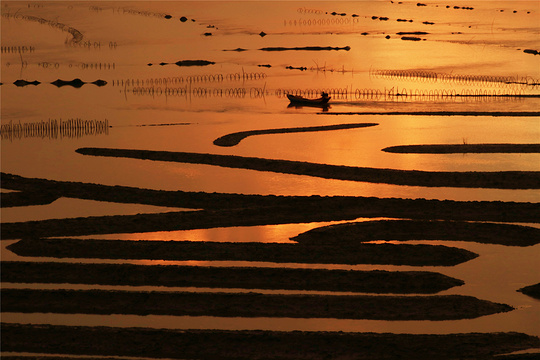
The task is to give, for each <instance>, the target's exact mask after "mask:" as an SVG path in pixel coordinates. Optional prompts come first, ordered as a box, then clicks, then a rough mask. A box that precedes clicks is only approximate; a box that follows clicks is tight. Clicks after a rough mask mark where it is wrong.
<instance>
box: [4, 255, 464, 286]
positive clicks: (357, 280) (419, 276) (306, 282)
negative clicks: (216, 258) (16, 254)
mask: <svg viewBox="0 0 540 360" xmlns="http://www.w3.org/2000/svg"><path fill="white" fill-rule="evenodd" d="M0 266H1V273H2V282H8V283H45V284H52V283H54V284H94V285H130V286H168V287H209V288H237V289H269V290H316V291H341V292H364V293H379V294H383V293H385V294H412V293H416V294H434V293H437V292H439V291H443V290H447V289H449V288H452V287H454V286H461V285H463V281H461V280H458V279H454V278H451V277H448V276H446V275H442V274H440V273H435V272H428V271H399V272H395V271H383V270H373V271H348V270H326V269H292V268H261V267H214V266H179V265H132V264H83V263H61V262H23V261H2V262H1V263H0Z"/></svg>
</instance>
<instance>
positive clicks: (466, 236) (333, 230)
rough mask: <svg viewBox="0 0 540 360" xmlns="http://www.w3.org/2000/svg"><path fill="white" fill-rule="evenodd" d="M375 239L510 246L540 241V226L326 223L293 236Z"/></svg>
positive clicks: (312, 241) (340, 241) (341, 241)
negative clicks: (471, 242)
mask: <svg viewBox="0 0 540 360" xmlns="http://www.w3.org/2000/svg"><path fill="white" fill-rule="evenodd" d="M374 239H377V240H399V241H407V240H450V241H473V242H477V243H484V244H499V245H507V246H532V245H536V244H538V243H540V229H537V228H534V227H529V226H520V225H511V224H490V223H472V222H460V221H422V220H381V221H365V222H353V223H344V224H336V225H330V226H324V227H319V228H315V229H312V230H309V231H307V232H305V233H302V234H299V235H298V236H295V237H293V238H291V240H293V241H297V242H299V243H301V244H306V245H308V244H309V245H316V244H324V245H331V244H335V245H350V244H357V243H359V242H366V241H373V240H374Z"/></svg>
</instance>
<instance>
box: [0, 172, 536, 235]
mask: <svg viewBox="0 0 540 360" xmlns="http://www.w3.org/2000/svg"><path fill="white" fill-rule="evenodd" d="M1 184H2V188H4V189H11V190H19V191H20V192H19V193H13V195H7V194H5V195H6V198H7V199H8V198H11V201H10V204H8V205H10V206H16V205H17V204H19V205H23V206H24V205H27V204H29V203H36V204H37V203H42V202H43V201H42V200H43V199H42V196H45V197H48V198H49V199H55V198H59V197H70V198H77V199H89V200H97V201H110V202H119V203H137V204H148V205H157V206H169V207H178V208H191V209H204V210H194V211H175V212H168V213H161V214H138V215H116V216H96V217H88V218H71V219H53V220H42V221H28V222H20V223H3V224H2V226H1V227H0V231H1V237H0V238H1V239H2V240H7V239H20V238H35V237H51V236H75V235H88V234H112V233H133V232H151V231H172V230H192V229H209V228H215V227H229V226H256V225H271V224H291V223H300V222H318V221H339V220H353V219H356V218H359V217H395V218H407V219H448V220H469V221H498V222H534V223H536V222H540V204H538V203H515V202H500V201H492V202H489V201H481V202H477V201H473V202H463V201H448V200H445V201H440V200H425V199H416V200H412V199H392V198H388V199H379V198H374V197H371V198H366V197H352V196H351V197H348V196H325V197H321V196H273V195H270V196H263V195H241V194H219V193H211V194H210V193H202V192H199V193H197V192H183V191H161V190H150V189H140V188H133V187H124V186H106V185H98V184H88V183H78V182H65V181H52V180H44V179H30V178H23V177H20V176H16V175H10V174H5V173H2V174H1ZM15 194H17V195H15ZM33 194H39V196H36V198H35V199H33V198H32V195H33ZM2 196H4V195H2ZM17 196H20V198H19V199H18V201H16V200H17ZM2 205H3V206H5V205H6V204H5V203H4V198H2ZM386 224H387V225H391V224H392V223H386ZM403 225H406V224H405V223H404V224H403ZM375 226H377V225H375ZM413 226H419V225H418V224H416V225H413ZM422 226H431V227H434V228H433V229H436V228H437V227H438V228H442V229H444V227H445V226H447V227H448V229H445V230H443V231H450V230H449V229H451V228H452V227H457V228H459V227H461V229H462V230H464V229H465V228H464V226H466V227H467V232H468V233H467V234H466V236H467V238H469V239H470V238H471V237H473V236H475V235H474V234H476V236H478V238H479V239H484V240H482V241H486V240H485V239H486V237H485V236H483V235H482V233H483V232H485V231H486V230H489V231H490V233H489V234H490V236H491V237H490V239H491V240H489V241H501V240H500V239H499V240H494V239H497V236H496V235H493V234H495V233H497V232H500V231H504V232H505V233H506V234H520V232H521V231H524V233H526V234H528V236H533V234H535V231H534V230H530V229H526V228H517V227H512V226H510V225H508V226H500V227H499V226H495V225H493V226H491V225H479V224H478V225H473V224H469V225H463V224H441V223H433V224H429V223H428V224H424V225H422ZM475 229H476V230H475ZM490 229H491V230H493V231H491V230H490ZM381 231H388V230H384V229H382V228H381V230H379V232H378V233H375V234H374V235H375V236H379V237H380V236H381ZM430 231H438V230H430ZM439 232H440V231H439ZM516 236H518V235H512V237H511V238H509V240H510V239H511V242H512V244H515V245H517V244H521V245H523V244H525V243H526V242H525V243H523V242H520V241H515V239H516ZM534 236H536V235H534ZM383 239H384V238H383ZM531 239H532V241H534V237H532V238H531ZM372 240H381V238H378V239H377V238H373V239H372ZM508 244H509V243H508Z"/></svg>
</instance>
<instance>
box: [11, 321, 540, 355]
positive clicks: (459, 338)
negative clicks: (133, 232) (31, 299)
mask: <svg viewBox="0 0 540 360" xmlns="http://www.w3.org/2000/svg"><path fill="white" fill-rule="evenodd" d="M1 330H2V332H1V338H2V351H19V352H35V353H50V354H73V355H76V354H85V355H106V356H137V357H161V358H197V359H249V360H257V359H261V360H262V359H269V358H271V359H295V360H301V359H306V360H307V359H328V358H332V359H359V360H360V359H366V360H367V359H369V360H379V359H380V360H382V359H411V360H412V359H414V360H424V359H425V360H427V359H430V360H431V359H467V358H469V359H473V358H474V359H494V356H495V355H497V354H505V353H509V352H513V351H518V350H524V349H528V348H531V347H539V346H540V340H539V339H538V338H536V337H533V336H529V335H525V334H521V333H513V332H512V333H487V334H481V333H471V334H450V335H411V334H388V333H383V334H376V333H345V332H304V331H293V332H278V331H220V330H165V329H148V328H111V327H83V326H53V325H21V324H5V323H3V324H2V329H1ZM28 339H33V341H31V342H29V341H28ZM178 349H182V351H180V352H179V351H178Z"/></svg>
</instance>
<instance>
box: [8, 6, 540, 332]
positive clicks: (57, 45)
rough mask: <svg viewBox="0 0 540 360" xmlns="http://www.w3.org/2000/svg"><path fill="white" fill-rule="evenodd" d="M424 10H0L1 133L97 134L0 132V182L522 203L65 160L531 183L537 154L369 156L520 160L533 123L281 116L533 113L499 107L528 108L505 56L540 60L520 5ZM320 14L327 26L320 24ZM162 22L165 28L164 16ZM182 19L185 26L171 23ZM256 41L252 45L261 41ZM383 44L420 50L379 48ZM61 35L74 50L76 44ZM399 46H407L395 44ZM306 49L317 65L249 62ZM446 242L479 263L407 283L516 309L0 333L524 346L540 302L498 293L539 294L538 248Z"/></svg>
mask: <svg viewBox="0 0 540 360" xmlns="http://www.w3.org/2000/svg"><path fill="white" fill-rule="evenodd" d="M425 4H426V6H417V5H416V2H410V3H409V2H406V3H404V4H398V2H397V1H394V3H391V2H389V1H384V2H383V1H380V2H379V1H357V2H331V3H325V2H292V1H291V2H274V1H272V2H228V1H223V2H206V1H202V2H176V1H167V2H151V1H137V2H126V1H121V2H106V1H99V2H84V3H82V2H76V1H70V2H48V1H44V2H12V1H3V2H2V4H1V7H2V18H1V21H2V23H1V42H2V59H1V82H2V83H3V85H2V86H1V88H0V91H1V124H2V127H3V128H2V129H6V128H8V127H9V126H11V128H14V127H17V126H21V127H22V126H25V124H26V126H28V124H32V123H42V122H43V123H47V124H48V123H50V122H54V121H56V122H57V123H59V122H61V121H64V122H65V121H69V120H70V119H81V120H88V121H93V122H103V123H105V121H106V122H107V124H108V125H109V126H110V127H109V128H106V129H104V130H103V129H102V131H101V130H100V131H91V132H90V133H83V132H79V133H62V132H60V133H59V132H50V131H49V132H47V131H38V132H35V133H33V134H28V133H21V132H6V131H2V143H1V150H2V151H1V167H2V171H3V172H7V173H13V174H17V175H22V176H28V177H39V178H46V179H54V180H68V181H83V182H93V183H100V184H107V185H126V186H137V187H144V188H152V189H166V190H184V191H205V192H229V193H244V194H282V195H313V194H317V195H357V196H378V197H400V198H427V199H451V200H463V201H467V200H500V201H530V202H538V201H540V192H538V191H537V190H493V189H456V188H423V187H412V186H392V185H384V184H371V183H363V182H349V181H337V180H325V179H317V178H310V177H306V176H297V175H284V174H274V173H263V172H256V171H250V170H237V169H227V168H219V167H212V166H207V165H192V164H181V163H160V162H149V161H139V160H129V159H114V158H100V157H86V156H83V155H79V154H77V153H75V150H76V149H77V148H79V147H86V146H92V147H112V148H133V149H149V150H167V151H188V152H201V153H215V154H232V155H240V156H255V157H263V158H271V159H287V160H299V161H310V162H318V163H326V164H337V165H349V166H367V167H377V168H394V169H406V170H428V171H504V170H527V171H537V170H539V168H540V155H538V154H483V155H475V154H466V155H462V154H459V155H414V154H401V155H398V154H390V153H385V152H382V151H381V149H383V148H385V147H387V146H393V145H407V144H461V143H470V144H474V143H538V142H540V121H539V120H540V119H539V118H538V117H515V116H501V117H492V116H485V115H483V116H443V115H437V116H412V115H343V116H335V115H324V114H320V113H321V109H318V108H309V107H303V108H295V107H292V108H290V107H288V101H287V99H286V98H285V95H284V94H285V93H286V92H295V93H302V94H307V95H309V96H316V95H317V94H318V93H319V92H320V91H321V90H326V91H328V92H330V93H331V96H332V100H331V107H330V109H329V110H328V112H353V113H357V112H379V113H381V112H389V111H399V112H410V111H470V112H491V111H504V112H518V111H538V109H539V108H540V99H539V98H534V97H518V96H512V95H538V94H540V87H539V86H538V83H540V66H539V61H540V60H539V56H537V55H533V54H529V53H525V52H524V51H523V50H525V49H532V50H540V41H539V34H540V27H539V25H538V24H539V23H540V3H539V2H537V1H506V2H504V1H501V2H498V1H489V2H488V1H478V2H467V6H469V7H473V8H474V10H466V9H462V8H459V9H454V6H462V4H458V3H452V2H448V3H445V2H431V1H430V2H425ZM447 5H448V6H449V7H447ZM334 11H335V12H336V13H338V15H332V12H334ZM341 13H344V14H346V15H343V16H341V15H339V14H341ZM164 15H171V19H166V18H165V17H164ZM353 15H355V16H353ZM356 15H357V16H356ZM183 16H185V17H186V18H187V21H185V22H182V21H180V18H181V17H183ZM373 17H376V18H375V19H374V18H373ZM386 18H388V19H386ZM398 19H399V20H400V21H398ZM38 20H39V21H38ZM401 20H403V21H401ZM404 20H406V21H404ZM261 32H264V33H265V34H266V36H261ZM398 32H407V33H412V32H422V34H405V35H403V34H401V35H398V34H397V33H398ZM205 33H208V34H210V35H205ZM424 33H426V34H424ZM80 36H82V40H80V41H78V40H79V38H80ZM402 36H412V37H418V38H420V40H419V41H412V40H402V39H401V37H402ZM387 37H389V38H387ZM306 46H320V47H332V48H335V49H331V50H320V51H308V50H285V51H265V50H261V49H263V48H267V47H284V48H294V47H306ZM346 47H348V50H347V49H345V48H346ZM240 50H242V51H240ZM180 60H207V61H211V62H214V64H211V65H206V66H190V67H185V66H182V67H181V66H177V65H175V64H174V63H175V62H177V61H180ZM160 63H168V64H166V65H159V64H160ZM149 64H152V65H151V66H150V65H149ZM260 65H265V66H260ZM266 65H269V67H268V66H266ZM287 67H293V69H290V68H287ZM299 68H301V69H299ZM75 78H80V79H81V80H83V81H85V82H93V81H95V80H98V79H100V80H105V81H106V82H107V84H106V85H105V86H101V87H99V86H96V85H94V84H85V85H83V86H82V87H80V88H74V87H72V86H63V87H56V86H54V85H51V84H50V83H51V82H53V81H55V80H57V79H62V80H72V79H75ZM19 79H23V80H26V81H35V80H37V81H39V82H40V84H39V85H28V86H20V87H19V86H15V85H14V84H13V82H14V81H16V80H19ZM396 94H401V95H402V96H398V95H396ZM456 94H460V95H467V96H455V95H456ZM404 95H407V96H404ZM470 95H482V96H470ZM494 95H495V96H494ZM501 95H505V96H501ZM360 122H375V123H378V124H379V125H378V126H375V127H371V128H359V129H355V130H342V131H328V132H317V133H301V134H298V133H296V134H282V135H262V136H253V137H248V138H246V139H244V140H243V141H242V142H240V144H238V145H236V146H234V147H229V148H224V147H218V146H215V145H213V143H212V142H213V140H214V139H216V138H218V137H220V136H223V135H226V134H228V133H232V132H237V131H245V130H257V129H269V128H285V127H301V126H316V125H331V124H342V123H360ZM19 124H20V125H19ZM169 210H170V209H169ZM160 211H163V209H162V208H158V207H147V206H134V205H119V204H104V203H99V202H93V201H83V200H74V199H61V200H58V201H56V202H55V203H53V204H51V205H47V206H32V207H26V208H11V209H2V222H12V221H27V220H39V219H46V218H63V217H74V216H90V215H112V214H131V213H138V212H160ZM320 225H321V224H300V225H280V226H267V227H263V226H261V227H252V228H230V229H211V230H196V231H191V232H172V233H167V234H163V233H157V234H126V235H120V236H118V235H115V236H112V237H109V238H124V239H172V240H187V239H189V240H208V241H260V242H269V241H271V242H284V241H287V239H288V238H289V237H291V236H294V235H296V234H298V233H300V232H303V231H306V230H309V229H311V228H314V227H316V226H320ZM450 244H451V245H454V246H458V247H462V248H466V249H469V250H471V251H475V252H478V253H480V255H481V256H480V257H479V258H477V259H475V260H473V261H470V262H468V263H465V264H462V265H459V266H456V267H452V268H430V269H426V270H434V271H439V272H442V273H445V274H447V275H450V276H455V277H457V278H461V279H463V280H465V281H466V285H465V286H463V287H460V288H456V289H451V290H449V291H447V292H446V293H460V294H468V295H473V296H478V297H479V298H483V299H487V300H492V301H499V302H506V303H508V304H510V305H512V306H515V307H517V308H518V310H516V311H513V312H510V313H507V314H501V315H495V316H488V317H483V318H480V319H477V320H463V321H456V322H384V321H377V322H373V321H343V320H339V321H338V320H321V319H308V320H298V319H295V320H290V319H225V318H206V317H204V318H190V317H181V318H177V317H157V316H147V317H135V316H118V317H103V316H99V317H96V316H89V315H84V316H82V315H73V316H71V315H69V316H58V315H56V314H55V315H50V314H48V315H41V314H29V315H22V314H2V320H3V321H9V322H46V323H62V324H64V323H66V324H95V325H112V326H129V325H134V326H155V327H180V328H224V329H236V328H267V329H279V330H291V329H301V330H346V331H392V332H415V333H423V332H426V333H445V332H465V331H523V332H526V333H528V334H535V335H540V328H539V327H538V325H537V324H538V323H540V302H539V301H536V300H533V299H531V298H529V297H526V296H523V295H521V294H520V293H516V292H515V290H516V289H518V288H520V287H523V286H525V285H530V284H533V283H536V282H538V281H539V280H538V277H537V276H535V274H536V273H538V270H540V269H539V268H538V265H537V263H536V262H535V259H538V257H539V255H540V247H539V246H538V245H537V246H535V247H530V248H524V249H523V248H519V249H514V248H508V247H502V246H494V245H478V244H470V243H469V244H467V243H460V242H457V243H450ZM3 245H4V244H3ZM2 255H3V259H19V258H17V257H14V255H12V254H10V253H8V252H6V251H5V250H3V254H2ZM35 260H38V259H35ZM39 260H43V259H39ZM48 260H51V259H48ZM147 263H149V264H150V263H156V262H147ZM191 264H193V265H208V263H204V264H201V263H197V262H191ZM210 265H218V266H221V265H230V263H227V264H222V263H210ZM235 265H246V264H243V263H238V264H235ZM258 265H259V266H276V265H275V264H258ZM285 266H298V265H293V264H289V265H285ZM344 268H355V269H374V268H384V269H392V270H408V269H410V268H409V267H384V266H378V267H374V266H358V267H344ZM4 286H6V287H7V286H9V287H15V286H19V285H16V284H4ZM32 286H34V285H32ZM35 286H36V287H37V286H38V285H35ZM118 288H121V287H118Z"/></svg>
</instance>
